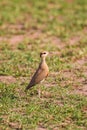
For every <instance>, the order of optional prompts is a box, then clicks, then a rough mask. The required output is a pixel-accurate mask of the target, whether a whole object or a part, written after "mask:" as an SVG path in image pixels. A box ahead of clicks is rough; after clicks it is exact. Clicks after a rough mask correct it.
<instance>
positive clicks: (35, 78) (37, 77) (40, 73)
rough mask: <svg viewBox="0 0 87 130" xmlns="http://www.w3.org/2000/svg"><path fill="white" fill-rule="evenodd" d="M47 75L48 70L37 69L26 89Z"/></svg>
mask: <svg viewBox="0 0 87 130" xmlns="http://www.w3.org/2000/svg"><path fill="white" fill-rule="evenodd" d="M47 75H48V71H47V70H45V69H42V68H39V69H37V71H36V72H35V74H34V76H33V77H32V79H31V81H30V83H29V85H28V86H27V89H29V88H31V87H32V86H34V85H35V84H38V83H39V82H40V81H42V80H43V79H44V78H46V77H47Z"/></svg>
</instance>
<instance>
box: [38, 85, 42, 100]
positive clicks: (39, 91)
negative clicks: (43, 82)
mask: <svg viewBox="0 0 87 130" xmlns="http://www.w3.org/2000/svg"><path fill="white" fill-rule="evenodd" d="M38 95H39V98H41V90H40V86H39V90H38Z"/></svg>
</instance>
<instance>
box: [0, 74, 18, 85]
mask: <svg viewBox="0 0 87 130" xmlns="http://www.w3.org/2000/svg"><path fill="white" fill-rule="evenodd" d="M0 82H3V83H6V84H10V83H15V82H16V79H15V78H14V77H13V76H0Z"/></svg>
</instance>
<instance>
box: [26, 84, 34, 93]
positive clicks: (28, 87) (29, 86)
mask: <svg viewBox="0 0 87 130" xmlns="http://www.w3.org/2000/svg"><path fill="white" fill-rule="evenodd" d="M31 87H32V86H31V85H30V84H29V85H28V86H27V87H26V88H25V92H26V91H27V90H28V89H30V88H31Z"/></svg>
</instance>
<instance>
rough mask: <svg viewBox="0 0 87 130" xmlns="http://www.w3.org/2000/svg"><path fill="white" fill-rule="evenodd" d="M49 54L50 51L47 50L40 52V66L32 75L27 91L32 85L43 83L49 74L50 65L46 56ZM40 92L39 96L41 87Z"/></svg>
mask: <svg viewBox="0 0 87 130" xmlns="http://www.w3.org/2000/svg"><path fill="white" fill-rule="evenodd" d="M48 54H49V52H47V51H43V52H41V53H40V58H41V61H40V63H39V66H38V68H37V70H36V72H35V73H34V75H33V76H32V78H31V80H30V83H29V84H28V86H27V87H26V89H25V91H27V90H28V89H30V88H31V87H33V86H35V85H36V84H39V83H41V82H42V81H43V80H44V79H45V78H46V77H47V76H48V74H49V67H48V65H47V63H46V57H47V55H48ZM38 93H39V98H40V89H39V92H38Z"/></svg>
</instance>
